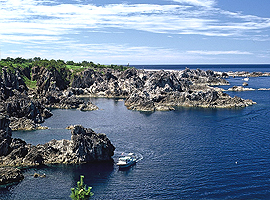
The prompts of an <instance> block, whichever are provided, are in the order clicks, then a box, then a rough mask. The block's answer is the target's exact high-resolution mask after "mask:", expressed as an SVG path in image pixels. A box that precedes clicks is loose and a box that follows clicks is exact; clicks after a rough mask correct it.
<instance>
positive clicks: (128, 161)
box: [116, 153, 137, 169]
mask: <svg viewBox="0 0 270 200" xmlns="http://www.w3.org/2000/svg"><path fill="white" fill-rule="evenodd" d="M136 162H137V158H136V155H135V154H134V153H129V154H128V155H127V156H121V157H120V158H119V160H118V162H117V164H116V165H117V166H119V169H126V168H128V167H130V166H132V165H134V164H136Z"/></svg>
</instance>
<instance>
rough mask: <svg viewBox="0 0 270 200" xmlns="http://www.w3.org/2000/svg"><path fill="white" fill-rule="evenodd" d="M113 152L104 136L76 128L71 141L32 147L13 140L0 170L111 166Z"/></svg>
mask: <svg viewBox="0 0 270 200" xmlns="http://www.w3.org/2000/svg"><path fill="white" fill-rule="evenodd" d="M114 150H115V147H114V146H113V145H112V144H111V142H110V140H109V139H108V138H107V137H106V135H105V134H100V133H99V134H97V133H95V132H94V131H93V130H92V129H90V128H84V127H82V126H81V125H76V126H74V127H73V128H72V131H71V140H52V141H50V142H48V143H46V144H42V145H41V144H39V145H37V146H33V145H30V144H27V143H26V142H24V141H23V140H21V139H12V141H11V142H10V144H9V151H8V153H6V154H5V156H2V157H0V166H37V165H40V164H56V163H62V164H80V163H86V162H101V161H104V162H111V161H112V158H111V157H112V156H113V154H114Z"/></svg>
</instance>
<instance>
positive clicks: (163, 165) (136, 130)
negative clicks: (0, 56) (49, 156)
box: [0, 66, 270, 199]
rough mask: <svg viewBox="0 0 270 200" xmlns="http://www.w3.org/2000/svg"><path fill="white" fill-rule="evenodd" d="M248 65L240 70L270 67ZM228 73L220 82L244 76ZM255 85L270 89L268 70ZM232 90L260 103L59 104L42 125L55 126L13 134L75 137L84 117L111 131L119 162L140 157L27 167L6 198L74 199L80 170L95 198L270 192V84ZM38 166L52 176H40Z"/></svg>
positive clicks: (33, 139)
mask: <svg viewBox="0 0 270 200" xmlns="http://www.w3.org/2000/svg"><path fill="white" fill-rule="evenodd" d="M163 67H164V66H163ZM153 68H154V67H153V66H152V67H151V69H153ZM156 68H158V67H156ZM196 68H199V67H196ZM213 68H216V66H215V67H212V68H211V67H209V68H208V69H213ZM244 68H245V67H244ZM247 68H248V67H246V68H245V69H246V70H241V71H268V72H269V71H270V67H269V68H265V67H263V68H256V67H255V68H254V67H253V68H248V69H247ZM179 69H182V68H180V67H179ZM202 69H206V68H202ZM222 69H223V70H224V71H240V70H237V69H235V68H234V67H231V68H230V66H226V68H224V67H223V68H222ZM239 69H240V67H239ZM250 69H252V70H250ZM254 69H256V70H254ZM228 80H229V81H230V83H231V85H230V86H222V87H224V88H228V87H231V86H233V85H241V84H242V83H243V80H242V79H241V78H229V79H228ZM249 87H252V88H256V89H258V88H261V87H266V88H270V77H257V78H250V80H249ZM228 93H229V94H230V95H231V96H235V95H237V96H240V97H242V98H246V99H252V100H254V101H256V102H257V104H256V105H253V106H250V107H246V108H241V109H203V108H179V109H177V110H176V111H170V112H154V113H144V112H138V111H131V110H127V108H126V107H125V106H124V101H123V100H121V99H105V98H92V99H91V101H92V102H93V103H95V104H96V105H97V106H98V107H99V108H100V110H97V111H90V112H81V111H78V110H53V114H54V115H53V116H52V117H51V118H49V119H47V120H46V122H45V123H44V124H43V125H45V126H48V127H49V128H50V129H49V130H39V131H28V132H27V131H26V132H22V131H21V132H13V136H14V137H20V138H23V139H25V140H26V141H27V142H30V143H32V144H38V143H45V142H48V141H50V140H51V139H53V138H54V139H70V136H71V135H70V131H69V130H66V129H65V128H66V127H67V126H68V125H71V124H82V125H83V126H85V127H89V128H92V129H93V130H95V131H96V132H101V133H105V134H106V135H107V136H108V137H109V138H110V140H111V142H112V143H113V144H114V146H115V147H116V150H115V156H114V159H115V161H116V160H117V158H118V157H119V156H120V155H121V153H122V152H135V153H136V154H138V155H139V156H140V161H139V162H138V163H137V164H136V165H135V166H133V167H132V168H130V169H129V170H127V171H119V170H118V168H117V166H116V165H115V164H105V163H98V164H84V165H54V166H51V167H40V168H31V169H27V170H25V172H24V175H25V179H24V180H23V181H22V182H20V183H18V184H16V185H13V186H9V187H6V188H1V189H0V199H69V195H70V193H71V192H70V188H71V187H75V186H76V182H77V181H78V180H79V176H80V175H81V174H83V175H84V176H85V179H84V181H85V183H86V184H87V185H88V186H91V187H93V189H92V191H93V192H94V196H93V197H92V199H270V170H269V169H270V125H269V119H270V99H269V97H270V91H259V90H255V91H246V92H228ZM35 172H37V173H40V174H43V173H45V174H46V178H34V177H33V176H32V175H33V174H34V173H35Z"/></svg>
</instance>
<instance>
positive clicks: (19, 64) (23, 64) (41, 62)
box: [0, 57, 128, 72]
mask: <svg viewBox="0 0 270 200" xmlns="http://www.w3.org/2000/svg"><path fill="white" fill-rule="evenodd" d="M5 66H7V67H8V68H9V69H14V68H19V69H21V70H23V69H25V68H30V69H31V68H32V67H33V66H39V67H45V68H47V69H49V70H51V69H53V68H56V69H57V70H58V71H61V69H72V70H74V71H78V72H79V71H82V70H83V69H87V68H91V69H104V68H111V69H117V70H121V71H123V70H126V69H127V68H128V67H127V66H123V65H101V64H99V63H98V64H95V63H93V62H92V61H90V62H88V61H82V62H78V63H76V62H74V61H67V62H65V61H64V60H53V59H52V60H47V59H41V58H40V57H35V58H30V59H24V58H15V59H14V58H10V57H7V58H6V59H1V60H0V68H3V67H5Z"/></svg>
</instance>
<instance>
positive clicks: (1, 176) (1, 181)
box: [0, 167, 24, 185]
mask: <svg viewBox="0 0 270 200" xmlns="http://www.w3.org/2000/svg"><path fill="white" fill-rule="evenodd" d="M23 179H24V176H23V174H22V172H21V170H20V169H17V168H13V167H0V185H6V184H10V183H14V182H19V181H21V180H23Z"/></svg>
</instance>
